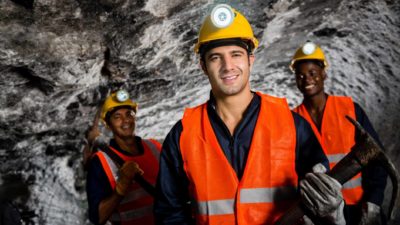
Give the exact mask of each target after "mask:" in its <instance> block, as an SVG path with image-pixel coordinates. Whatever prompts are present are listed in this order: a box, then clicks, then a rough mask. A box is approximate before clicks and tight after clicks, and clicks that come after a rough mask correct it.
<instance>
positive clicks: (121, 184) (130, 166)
mask: <svg viewBox="0 0 400 225" xmlns="http://www.w3.org/2000/svg"><path fill="white" fill-rule="evenodd" d="M143 173H144V172H143V170H142V169H140V167H139V165H138V164H137V163H135V162H133V161H127V162H125V163H124V164H123V165H122V166H121V168H120V169H119V171H118V180H117V185H116V188H115V191H116V192H117V194H118V195H121V196H125V195H126V193H128V191H129V187H130V185H131V184H132V180H133V178H134V177H135V176H136V175H137V174H139V175H143Z"/></svg>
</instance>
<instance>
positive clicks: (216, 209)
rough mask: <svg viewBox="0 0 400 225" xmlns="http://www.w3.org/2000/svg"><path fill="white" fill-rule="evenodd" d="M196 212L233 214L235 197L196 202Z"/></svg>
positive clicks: (203, 213)
mask: <svg viewBox="0 0 400 225" xmlns="http://www.w3.org/2000/svg"><path fill="white" fill-rule="evenodd" d="M197 207H198V213H199V214H201V215H214V216H215V215H225V214H233V213H234V210H233V209H234V207H235V199H222V200H211V201H202V202H197Z"/></svg>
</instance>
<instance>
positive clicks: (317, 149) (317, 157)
mask: <svg viewBox="0 0 400 225" xmlns="http://www.w3.org/2000/svg"><path fill="white" fill-rule="evenodd" d="M292 114H293V119H294V121H295V125H296V172H297V176H298V177H299V180H301V179H303V178H304V176H305V175H306V173H309V172H312V167H313V166H314V165H316V164H318V163H321V164H322V165H324V166H325V168H326V170H327V171H329V161H328V158H327V157H326V155H325V153H324V151H323V149H322V147H321V145H320V143H319V141H318V139H317V137H316V136H315V134H314V132H313V130H312V128H311V126H310V124H309V123H308V122H307V121H306V120H305V119H304V118H303V117H301V116H300V115H298V114H297V113H295V112H292Z"/></svg>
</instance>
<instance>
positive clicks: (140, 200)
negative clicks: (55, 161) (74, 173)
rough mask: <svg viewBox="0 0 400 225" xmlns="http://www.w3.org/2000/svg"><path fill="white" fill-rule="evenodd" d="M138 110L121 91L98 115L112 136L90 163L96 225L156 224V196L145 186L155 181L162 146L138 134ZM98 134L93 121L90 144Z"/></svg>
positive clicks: (90, 191) (91, 207)
mask: <svg viewBox="0 0 400 225" xmlns="http://www.w3.org/2000/svg"><path fill="white" fill-rule="evenodd" d="M136 112H137V104H136V103H135V102H133V101H132V100H131V99H129V95H128V93H127V92H126V91H123V90H120V91H118V92H115V93H112V94H111V95H110V96H109V97H107V99H106V100H105V102H104V105H103V107H102V109H101V114H98V115H97V116H100V117H101V119H102V120H103V122H104V123H105V124H106V126H107V128H108V129H109V130H111V131H112V133H113V138H112V139H111V141H110V143H109V145H104V144H103V145H101V147H100V148H99V149H96V151H97V150H98V151H97V152H96V153H94V155H93V156H92V158H91V159H90V161H89V165H88V174H87V186H86V191H87V196H88V202H89V218H90V220H91V222H92V223H94V224H105V223H106V222H107V221H110V222H111V223H112V224H138V225H139V224H140V225H142V224H149V225H151V224H154V218H153V213H152V210H153V196H151V192H150V193H148V192H147V191H146V190H147V189H146V185H154V184H155V181H156V177H157V173H158V161H159V160H158V159H159V151H160V148H161V145H160V144H159V143H158V142H156V141H155V140H152V139H142V138H140V137H139V136H135V120H136ZM95 121H97V120H95ZM99 134H100V132H99V131H98V128H97V124H94V128H92V129H91V131H90V132H89V134H88V142H89V143H88V145H95V144H94V142H96V140H95V139H96V137H98V136H99ZM95 146H99V145H98V144H97V145H95ZM87 149H89V146H87ZM138 175H139V176H142V177H140V178H141V179H140V182H137V181H138V179H137V178H138Z"/></svg>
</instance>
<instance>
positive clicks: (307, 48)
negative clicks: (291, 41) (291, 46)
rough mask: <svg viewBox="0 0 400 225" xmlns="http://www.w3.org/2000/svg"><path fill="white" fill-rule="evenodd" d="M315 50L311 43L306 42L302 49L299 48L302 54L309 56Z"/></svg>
mask: <svg viewBox="0 0 400 225" xmlns="http://www.w3.org/2000/svg"><path fill="white" fill-rule="evenodd" d="M316 49H317V46H316V45H315V44H314V43H312V42H307V43H305V44H304V45H303V47H302V48H301V50H302V51H303V53H304V54H305V55H311V54H313V53H314V52H315V50H316Z"/></svg>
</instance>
